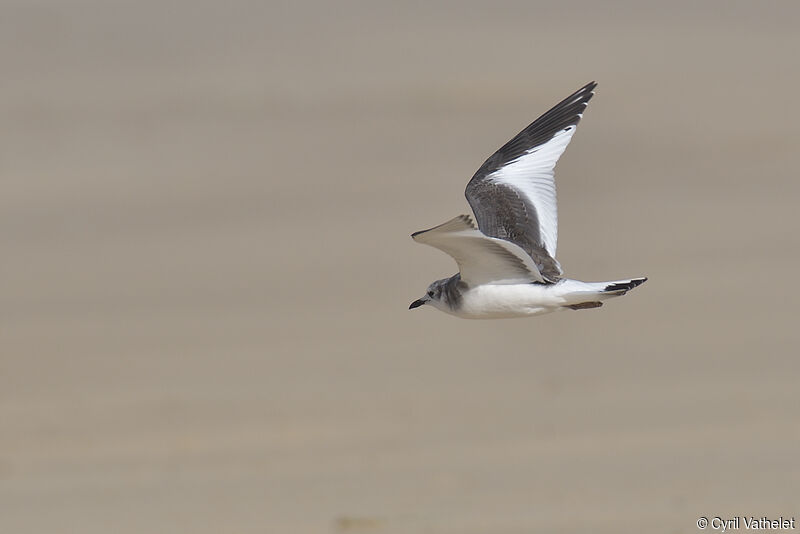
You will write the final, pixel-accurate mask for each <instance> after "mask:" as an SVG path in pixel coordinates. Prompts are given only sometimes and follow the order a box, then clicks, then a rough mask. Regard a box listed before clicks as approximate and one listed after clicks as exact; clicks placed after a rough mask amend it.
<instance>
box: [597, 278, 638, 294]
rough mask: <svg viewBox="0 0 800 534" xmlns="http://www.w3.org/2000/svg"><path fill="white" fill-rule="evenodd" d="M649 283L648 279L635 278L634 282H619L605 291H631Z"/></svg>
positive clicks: (608, 286) (607, 287)
mask: <svg viewBox="0 0 800 534" xmlns="http://www.w3.org/2000/svg"><path fill="white" fill-rule="evenodd" d="M645 282H647V278H646V277H645V278H634V279H633V280H629V281H627V282H617V283H615V284H609V285H607V286H606V287H605V289H603V291H605V292H613V291H630V290H631V289H633V288H634V287H639V286H640V285H642V284H644V283H645Z"/></svg>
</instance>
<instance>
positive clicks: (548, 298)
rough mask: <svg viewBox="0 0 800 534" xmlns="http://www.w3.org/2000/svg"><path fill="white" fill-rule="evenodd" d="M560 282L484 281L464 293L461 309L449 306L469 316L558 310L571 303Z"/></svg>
mask: <svg viewBox="0 0 800 534" xmlns="http://www.w3.org/2000/svg"><path fill="white" fill-rule="evenodd" d="M556 287H557V286H552V285H541V284H519V285H484V286H478V287H475V288H473V289H469V290H468V291H466V292H465V293H464V294H463V295H462V296H461V306H459V308H458V309H457V310H445V311H448V312H449V313H452V314H453V315H457V316H458V317H463V318H465V319H503V318H509V317H529V316H532V315H541V314H544V313H550V312H554V311H557V310H563V309H564V308H563V306H564V305H565V304H567V302H566V300H565V299H564V298H563V296H561V295H559V293H561V292H560V291H557V290H555V288H556Z"/></svg>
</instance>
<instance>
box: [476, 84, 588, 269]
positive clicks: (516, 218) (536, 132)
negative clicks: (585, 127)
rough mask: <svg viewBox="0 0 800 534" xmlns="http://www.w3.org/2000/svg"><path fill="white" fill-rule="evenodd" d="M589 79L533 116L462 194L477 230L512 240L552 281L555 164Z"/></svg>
mask: <svg viewBox="0 0 800 534" xmlns="http://www.w3.org/2000/svg"><path fill="white" fill-rule="evenodd" d="M596 85H597V84H596V83H594V82H591V83H589V84H587V85H585V86H584V87H582V88H581V89H579V90H578V91H576V92H575V93H573V94H572V95H570V96H569V97H567V98H566V99H564V100H563V101H562V102H560V103H559V104H557V105H556V106H555V107H553V108H552V109H551V110H550V111H548V112H547V113H545V114H544V115H542V116H541V117H539V118H538V119H536V120H535V121H534V122H532V123H531V124H530V125H529V126H528V127H527V128H525V129H524V130H522V131H521V132H520V133H519V134H517V135H516V136H515V137H514V138H513V139H511V140H510V141H509V142H508V143H506V144H505V145H503V147H501V148H500V149H499V150H498V151H497V152H495V153H494V154H493V155H492V156H491V157H489V159H487V160H486V161H485V162H484V164H483V165H482V166H481V168H480V169H478V172H476V173H475V175H474V176H473V177H472V179H471V180H470V181H469V184H467V188H466V191H465V195H466V197H467V201H468V202H469V204H470V206H471V207H472V211H473V212H474V214H475V219H476V220H477V222H478V227H479V228H480V230H481V231H482V232H483V233H484V234H486V235H487V236H490V237H496V238H499V239H504V240H507V241H510V242H512V243H515V244H516V245H518V246H519V247H520V248H522V249H523V250H524V251H525V252H526V253H528V254H529V255H530V256H531V258H532V259H533V261H534V262H535V264H536V265H537V266H538V269H539V270H540V271H541V274H542V275H543V276H544V277H545V278H546V279H548V280H551V281H552V280H555V279H556V278H557V277H558V276H560V275H561V273H562V270H561V266H560V265H559V263H558V262H557V261H556V259H555V256H556V247H557V242H558V209H557V205H556V185H555V177H554V169H555V166H556V163H557V162H558V159H559V158H560V157H561V154H563V153H564V150H566V148H567V145H569V142H570V140H571V139H572V136H573V135H574V134H575V129H576V126H577V124H578V123H579V122H580V120H581V117H582V115H583V111H584V110H585V109H586V106H587V105H588V103H589V100H590V99H591V98H592V96H593V95H594V92H593V91H594V88H595V87H596Z"/></svg>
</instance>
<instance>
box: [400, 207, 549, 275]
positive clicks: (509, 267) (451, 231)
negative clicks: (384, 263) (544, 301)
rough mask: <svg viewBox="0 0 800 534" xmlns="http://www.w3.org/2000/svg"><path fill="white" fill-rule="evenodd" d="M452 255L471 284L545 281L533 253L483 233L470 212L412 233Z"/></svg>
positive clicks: (414, 236) (419, 240) (418, 241)
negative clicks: (533, 258) (532, 255)
mask: <svg viewBox="0 0 800 534" xmlns="http://www.w3.org/2000/svg"><path fill="white" fill-rule="evenodd" d="M411 237H412V239H414V241H416V242H417V243H423V244H425V245H430V246H432V247H435V248H438V249H439V250H441V251H443V252H445V253H447V254H448V255H450V256H451V257H452V258H453V259H454V260H456V263H457V264H458V268H459V272H460V273H461V280H462V281H464V282H465V283H466V284H467V285H469V286H472V287H474V286H478V285H482V284H521V283H530V282H544V279H543V278H542V276H541V274H539V270H538V269H537V268H536V265H535V264H534V263H533V261H532V260H531V257H530V256H529V255H528V254H526V253H525V251H524V250H522V249H521V248H520V247H518V246H517V245H515V244H514V243H512V242H510V241H505V240H503V239H497V238H493V237H488V236H486V235H484V234H483V233H482V232H481V231H480V230H478V229H477V228H475V226H474V225H473V223H472V219H471V218H470V217H469V216H468V215H459V216H458V217H456V218H454V219H451V220H449V221H447V222H446V223H444V224H440V225H439V226H436V227H434V228H431V229H429V230H422V231H420V232H415V233H413V234H412V235H411Z"/></svg>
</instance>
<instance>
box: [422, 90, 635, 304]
mask: <svg viewBox="0 0 800 534" xmlns="http://www.w3.org/2000/svg"><path fill="white" fill-rule="evenodd" d="M596 86H597V84H596V83H594V82H592V83H589V84H587V85H585V86H584V87H582V88H580V89H578V91H576V92H575V93H573V94H572V95H570V96H568V97H567V98H566V99H564V100H563V101H562V102H560V103H559V104H557V105H556V106H555V107H554V108H553V109H551V110H550V111H548V112H547V113H545V114H544V115H542V116H541V117H539V118H538V119H536V120H535V121H534V122H533V123H531V124H530V125H529V126H528V127H527V128H525V129H524V130H522V131H521V132H520V133H519V134H517V135H516V137H514V138H513V139H512V140H511V141H509V142H508V143H506V144H505V145H503V146H502V148H500V150H498V151H497V152H495V153H494V154H493V155H492V156H491V157H490V158H489V159H487V160H486V162H484V164H483V165H481V168H480V169H478V172H476V173H475V176H473V177H472V180H470V181H469V183H468V184H467V190H466V192H465V194H466V196H467V201H468V202H469V205H470V206H471V207H472V212H473V213H474V214H475V221H477V223H478V227H477V228H476V227H475V224H474V223H473V222H472V218H471V217H470V216H469V215H459V216H458V217H456V218H455V219H451V220H449V221H447V222H446V223H444V224H440V225H439V226H435V227H434V228H431V229H429V230H422V231H420V232H415V233H413V234H412V235H411V237H412V239H414V241H416V242H417V243H424V244H426V245H430V246H432V247H436V248H438V249H439V250H441V251H443V252H445V253H447V254H449V255H450V256H452V257H453V259H454V260H456V263H457V264H458V269H459V272H458V273H456V274H454V275H453V276H451V277H450V278H444V279H442V280H437V281H435V282H433V283H432V284H431V285H430V286H428V290H427V291H426V293H425V296H423V297H422V298H420V299H417V300H415V301H414V302H412V303H411V306H409V309H413V308H418V307H420V306H423V305H429V306H433V307H434V308H437V309H439V310H441V311H443V312H446V313H450V314H452V315H455V316H458V317H463V318H466V319H493V318H506V317H526V316H531V315H541V314H544V313H550V312H554V311H558V310H564V309H572V310H584V309H589V308H597V307H600V306H602V305H603V301H604V300H607V299H610V298H613V297H619V296H622V295H624V294H625V293H627V292H628V291H630V290H631V289H633V288H635V287H637V286H639V285H640V284H643V283H644V282H646V281H647V278H633V279H629V280H615V281H612V282H581V281H580V280H571V279H569V278H563V277H562V276H561V275H562V274H563V271H562V270H561V265H560V264H559V263H558V261H557V260H556V241H557V238H558V214H557V210H556V184H555V179H554V174H553V170H554V169H555V166H556V162H557V161H558V158H559V157H560V156H561V154H562V153H563V152H564V150H565V149H566V148H567V145H568V144H569V142H570V140H571V139H572V136H573V135H574V134H575V129H576V128H577V126H578V123H579V122H580V120H581V117H582V116H583V111H584V110H585V109H586V106H587V105H588V104H589V100H591V98H592V96H593V95H594V88H595V87H596Z"/></svg>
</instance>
